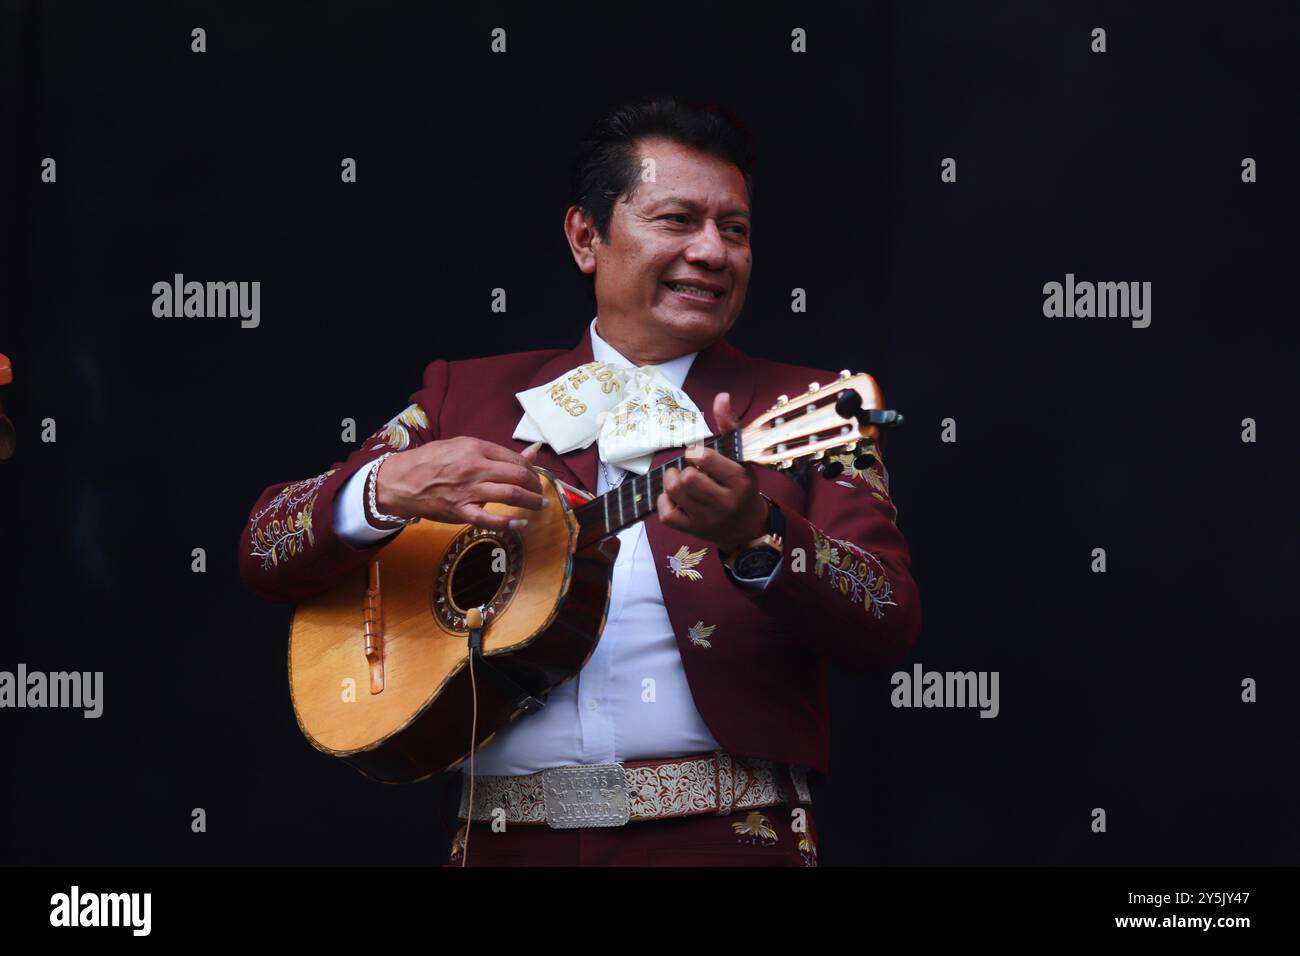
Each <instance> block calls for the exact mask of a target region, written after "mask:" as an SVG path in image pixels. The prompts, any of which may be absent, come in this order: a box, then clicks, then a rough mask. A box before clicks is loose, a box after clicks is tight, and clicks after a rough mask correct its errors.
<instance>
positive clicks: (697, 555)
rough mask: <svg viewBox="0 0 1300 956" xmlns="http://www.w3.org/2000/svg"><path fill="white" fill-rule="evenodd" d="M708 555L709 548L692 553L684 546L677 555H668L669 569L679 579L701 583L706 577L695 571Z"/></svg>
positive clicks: (678, 550)
mask: <svg viewBox="0 0 1300 956" xmlns="http://www.w3.org/2000/svg"><path fill="white" fill-rule="evenodd" d="M708 553H709V549H708V548H700V550H698V551H692V550H690V549H689V548H688V547H687V546H686V545H682V546H681V547H680V548H678V549H677V553H676V554H670V555H668V567H669V569H670V570H671V571H672V572H673V574H674V575H675V576H677V577H679V578H689V579H690V580H692V581H699V580H700V579H702V578H703V577H704V575H702V574H700V572H699V571H696V570H693V569H694V568H695V566H696V565H698V564H699V563H700V562H701V561H703V560H704V556H705V555H706V554H708Z"/></svg>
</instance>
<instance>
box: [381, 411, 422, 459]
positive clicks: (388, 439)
mask: <svg viewBox="0 0 1300 956" xmlns="http://www.w3.org/2000/svg"><path fill="white" fill-rule="evenodd" d="M428 427H429V416H428V415H426V414H425V412H424V409H423V408H421V407H420V406H419V405H408V406H407V407H406V408H404V409H403V410H402V411H400V412H398V413H397V414H396V415H394V416H393V417H392V418H391V419H389V421H388V424H387V425H385V426H384V427H383V428H381V429H379V431H377V432H375V434H374V436H373V437H374V438H376V439H378V440H379V441H380V442H383V443H385V444H387V445H388V447H389V448H392V449H393V450H394V451H405V450H406V449H407V448H408V447H410V444H411V432H410V429H412V428H425V429H427V428H428ZM382 447H383V445H371V446H370V450H371V451H375V450H377V449H379V448H382Z"/></svg>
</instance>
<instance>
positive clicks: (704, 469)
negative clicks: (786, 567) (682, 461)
mask: <svg viewBox="0 0 1300 956" xmlns="http://www.w3.org/2000/svg"><path fill="white" fill-rule="evenodd" d="M713 417H714V418H715V419H717V422H718V429H719V431H720V432H727V431H730V430H731V429H733V428H736V427H738V426H739V425H740V422H739V421H737V420H736V418H735V416H734V415H733V414H732V411H731V396H730V395H729V394H728V393H726V392H719V393H718V394H717V395H716V396H714V399H713ZM685 458H686V462H687V465H686V467H685V468H684V469H682V470H681V471H680V472H679V471H678V469H676V468H669V469H667V470H665V472H664V490H663V494H661V495H660V496H659V498H658V499H657V500H656V502H655V505H656V507H657V508H658V511H659V520H660V521H662V522H663V523H664V524H665V525H666V526H668V527H669V528H672V529H673V530H675V531H685V532H687V533H688V534H693V535H695V536H696V537H698V538H703V539H704V540H705V541H712V542H713V543H714V544H716V545H717V546H718V552H719V554H726V553H727V552H728V551H730V550H732V549H733V548H737V547H740V546H741V545H743V544H746V543H747V542H749V541H752V540H753V539H754V538H757V537H758V536H759V535H760V534H762V533H763V532H764V531H765V530H766V529H767V510H768V507H769V506H768V503H767V501H766V499H764V498H763V496H762V495H760V494H759V493H758V482H757V481H755V480H754V475H753V473H752V472H751V471H750V469H749V468H747V467H746V466H745V465H742V464H740V463H739V462H736V461H732V460H731V459H730V458H727V457H726V456H725V455H721V454H719V453H718V452H717V451H715V450H713V449H712V448H705V447H704V446H703V445H691V446H689V447H688V448H687V449H686V455H685Z"/></svg>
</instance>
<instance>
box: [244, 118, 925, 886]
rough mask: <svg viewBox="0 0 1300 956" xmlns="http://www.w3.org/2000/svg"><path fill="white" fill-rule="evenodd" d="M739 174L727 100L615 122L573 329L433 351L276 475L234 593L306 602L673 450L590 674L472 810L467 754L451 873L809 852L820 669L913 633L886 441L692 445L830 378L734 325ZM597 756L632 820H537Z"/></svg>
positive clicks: (822, 692) (572, 684)
mask: <svg viewBox="0 0 1300 956" xmlns="http://www.w3.org/2000/svg"><path fill="white" fill-rule="evenodd" d="M752 170H753V156H752V149H751V146H750V144H749V141H748V139H747V136H746V135H745V133H744V131H743V127H741V126H740V124H738V123H737V122H735V121H734V120H732V119H730V118H729V116H728V115H727V114H726V113H724V112H723V111H721V110H718V109H716V108H711V107H702V106H698V105H694V104H689V103H685V102H682V101H679V100H668V99H656V100H648V101H642V102H638V103H634V104H629V105H626V106H621V107H619V108H617V109H615V110H613V111H612V112H611V113H609V114H608V115H607V116H606V117H604V118H603V119H602V120H600V121H599V122H598V123H597V124H596V126H595V127H594V128H593V130H592V132H591V133H590V134H589V136H588V137H587V138H586V140H585V141H584V142H583V144H582V146H581V148H580V150H579V154H578V157H577V160H576V162H575V164H574V177H573V194H572V199H571V203H570V205H569V208H568V211H567V212H566V214H565V217H564V232H565V235H566V237H567V240H568V243H569V247H570V249H571V251H572V254H573V258H574V261H575V263H576V264H577V266H578V268H579V269H580V270H581V271H582V272H583V273H586V274H587V275H588V276H590V277H591V281H592V283H593V290H594V294H595V299H596V316H595V318H593V319H592V320H591V321H590V322H589V323H588V324H587V326H586V327H585V328H584V329H583V331H582V334H581V336H580V337H579V340H578V342H577V344H576V345H575V346H573V347H572V348H570V349H545V350H540V351H533V352H515V353H511V354H507V355H500V356H493V357H488V358H478V359H465V360H457V361H447V360H443V359H438V360H436V361H434V362H432V363H430V364H429V366H428V367H427V368H426V370H425V374H424V382H423V387H422V388H421V389H420V390H418V391H416V392H415V393H414V394H413V395H411V398H410V404H409V405H408V407H407V408H406V409H405V410H403V411H402V412H400V413H399V414H398V415H397V416H395V417H394V418H393V419H392V420H390V421H389V422H388V423H387V424H386V425H385V426H384V427H383V428H381V429H380V430H379V431H377V432H376V433H375V434H374V435H373V436H372V437H371V438H370V439H368V440H367V441H366V442H364V443H363V446H362V447H361V448H360V449H358V450H357V451H356V452H354V453H353V454H352V455H351V456H350V457H349V458H348V460H347V461H346V462H341V463H338V464H336V465H335V466H334V467H332V468H331V469H329V470H328V471H326V472H325V473H323V474H321V475H317V476H316V477H314V478H309V479H304V480H301V481H295V482H288V483H280V484H276V485H272V486H271V487H269V488H267V489H266V490H265V491H264V492H263V494H262V496H261V497H260V499H259V500H258V502H257V504H256V505H255V506H254V508H253V511H252V513H251V515H250V518H249V521H248V523H247V525H246V526H245V528H244V531H243V534H242V536H241V540H240V567H241V573H242V575H243V577H244V580H245V582H246V583H247V585H248V586H249V587H250V588H251V589H252V590H254V591H255V592H257V593H259V594H261V595H263V596H264V597H266V598H268V599H272V600H287V601H296V600H300V599H302V598H304V597H306V596H308V595H310V594H313V593H315V592H317V591H319V590H321V589H324V588H326V587H329V586H330V585H332V584H334V583H336V582H338V581H339V580H341V579H342V578H343V577H344V576H345V575H347V574H350V573H352V572H354V571H355V570H356V569H358V568H361V567H363V566H365V565H366V563H367V562H368V561H369V560H370V559H371V558H372V557H373V556H374V555H375V554H376V553H378V551H379V549H381V548H382V547H383V545H384V544H385V543H386V542H387V541H389V540H391V539H392V538H393V537H394V536H395V535H397V534H400V533H401V528H402V527H404V525H405V524H406V523H408V522H409V521H411V520H414V519H415V518H428V519H432V520H435V521H443V522H465V523H468V524H472V525H476V526H479V527H483V528H488V529H493V530H495V531H498V532H504V531H506V530H508V529H509V528H511V527H515V528H517V527H519V522H521V521H526V520H527V519H518V518H515V519H510V518H508V517H507V516H505V515H499V514H492V513H489V512H487V511H485V510H484V505H485V504H487V503H489V502H501V503H505V504H511V505H517V506H522V507H525V508H531V509H538V508H541V507H543V506H544V504H545V503H546V499H545V498H543V496H542V494H541V490H542V488H541V484H540V481H539V479H538V477H537V474H536V472H535V471H534V470H533V468H532V467H531V466H532V465H539V466H542V467H544V468H546V469H547V470H549V471H550V472H551V473H552V474H554V475H556V476H557V477H558V478H561V479H563V480H564V481H566V482H569V483H571V484H572V485H574V486H576V487H578V488H580V489H582V490H584V491H586V492H589V493H591V494H596V495H599V494H603V493H604V492H605V491H606V490H608V489H610V488H613V487H616V486H618V485H619V484H620V483H621V482H622V481H623V480H624V479H625V478H628V477H629V475H630V476H631V477H632V478H633V479H635V478H637V477H638V476H641V475H645V474H646V473H647V471H648V470H649V469H652V468H655V467H658V466H659V465H662V464H664V463H665V462H667V461H671V460H673V459H675V458H676V457H678V456H679V455H681V454H682V451H681V449H682V447H684V446H685V447H687V452H686V454H685V459H686V461H687V462H688V464H687V467H685V468H684V469H682V470H680V471H679V470H677V469H675V468H670V469H668V470H667V472H665V474H664V478H663V491H662V493H661V494H659V495H658V496H657V498H656V499H655V502H654V513H653V514H651V515H649V517H647V518H646V520H644V521H640V522H636V523H634V524H632V525H630V526H629V527H626V528H623V529H622V530H620V531H618V532H617V534H618V538H619V541H620V547H619V551H618V557H617V561H616V562H615V564H614V568H613V580H612V589H611V594H610V600H609V606H608V609H607V615H606V621H605V627H604V630H603V632H602V636H601V639H600V642H599V643H598V644H597V646H596V649H595V651H594V652H593V654H592V655H591V657H590V658H589V659H588V661H587V662H586V664H585V665H584V666H583V668H582V670H581V671H580V672H579V673H578V675H577V676H576V678H575V679H573V680H570V681H568V682H567V683H565V684H563V685H561V686H560V687H558V688H556V689H554V690H553V691H552V692H551V693H550V694H549V696H548V697H547V700H546V706H545V707H544V708H542V709H541V710H540V711H538V712H536V713H533V714H530V715H528V716H524V717H520V718H519V719H517V720H515V721H514V722H513V723H510V724H508V725H506V726H505V727H503V728H502V729H501V730H500V731H499V732H498V733H497V734H496V735H495V736H494V737H492V739H491V740H490V741H489V742H488V743H487V744H486V745H485V746H483V747H482V748H481V749H480V750H479V751H478V752H477V753H476V754H475V756H474V766H473V770H474V779H473V798H472V801H471V799H470V787H469V781H468V771H469V766H468V762H467V763H466V764H464V765H462V767H461V768H459V769H460V770H461V771H462V773H463V774H464V775H465V777H466V780H465V786H464V787H463V788H462V799H461V807H460V818H461V819H462V820H464V821H466V823H465V825H463V826H462V827H461V828H460V830H459V831H458V832H457V834H456V836H455V838H454V840H453V844H452V852H451V864H452V865H488V864H504V865H513V864H528V863H540V864H552V865H709V864H717V865H794V866H800V865H802V866H809V865H815V864H816V861H817V839H816V828H815V826H814V824H813V818H812V810H811V806H810V804H811V795H810V793H809V790H808V785H807V780H808V774H809V772H810V771H811V772H813V773H819V774H823V775H825V774H827V773H828V772H829V738H830V728H829V708H828V701H827V695H826V675H827V668H828V666H829V665H830V664H831V663H832V662H834V663H836V664H838V665H840V666H841V667H843V668H845V669H848V670H850V671H853V672H861V671H865V670H870V669H883V668H887V667H889V666H891V665H893V664H894V663H896V662H897V661H898V660H899V659H900V658H901V657H902V656H903V655H904V654H906V652H907V651H908V649H909V648H910V647H911V646H912V645H913V643H914V642H915V640H916V637H917V634H918V632H919V630H920V623H921V611H920V604H919V601H918V597H917V589H916V585H915V583H914V581H913V579H912V575H911V570H910V556H909V553H908V548H907V543H906V541H905V540H904V538H903V535H902V534H901V533H900V531H899V530H898V528H897V526H896V524H895V518H896V511H895V509H894V506H893V503H892V502H891V500H890V496H889V479H888V474H887V472H886V471H885V467H884V462H883V459H882V457H881V454H880V449H879V447H878V446H876V445H874V444H872V445H871V446H870V447H869V449H867V451H866V453H865V454H861V455H857V456H854V455H851V454H844V455H839V456H831V457H830V459H828V461H827V462H826V464H827V465H829V466H830V467H827V468H825V469H823V470H822V473H821V474H818V473H817V472H814V471H812V470H809V469H806V468H802V469H791V470H788V471H784V472H778V471H775V470H772V469H767V468H759V467H755V466H754V465H752V464H741V463H739V462H737V461H736V460H734V459H733V458H732V457H728V456H727V455H724V454H722V453H720V452H719V451H717V450H715V449H713V448H707V447H703V446H702V445H701V444H700V443H701V441H702V440H703V439H704V438H707V437H709V436H711V435H718V434H721V433H724V432H727V431H728V430H730V429H733V428H736V427H738V426H739V425H740V423H741V422H743V421H746V420H748V419H752V418H753V417H754V415H756V414H758V413H760V412H762V411H765V410H767V409H768V408H769V407H771V406H773V405H775V404H776V403H777V402H778V400H779V399H780V398H781V397H783V396H784V395H793V394H798V393H801V392H803V391H805V389H806V388H807V387H808V384H809V383H810V382H821V383H827V384H829V383H830V382H832V381H833V380H834V379H835V377H836V374H837V373H835V372H831V371H827V370H821V369H815V368H806V367H801V366H795V365H789V364H785V363H782V362H775V361H770V360H766V359H760V358H757V357H752V356H749V355H746V354H745V353H743V352H741V351H739V350H738V349H736V348H735V347H733V346H732V345H730V344H729V343H728V342H727V341H726V339H725V338H724V336H725V334H726V332H727V331H728V330H729V329H730V328H731V326H732V325H733V324H734V323H735V322H736V320H737V318H738V317H739V315H740V312H741V310H742V308H743V306H744V304H745V292H746V289H747V288H748V285H749V277H750V271H751V268H752V264H753V254H752V245H751V238H752V218H753V216H752V208H751V204H752V186H753V173H752ZM602 395H603V396H605V397H607V398H608V403H607V405H606V406H605V407H604V408H603V410H598V409H597V408H596V407H595V402H594V401H589V399H592V398H593V397H595V398H596V399H599V398H600V397H601V396H602ZM751 412H752V414H751ZM512 520H513V522H514V524H513V525H512V524H511V522H512ZM850 731H851V728H850ZM592 767H600V768H603V769H602V772H603V773H606V774H608V775H609V776H608V779H610V780H614V787H615V788H616V789H617V790H619V791H622V792H624V793H626V795H627V801H628V804H629V810H628V818H627V819H626V820H620V821H618V822H617V823H615V824H610V823H609V822H608V821H605V822H604V823H603V824H602V825H579V826H573V825H572V823H573V821H572V820H568V821H565V820H560V819H551V818H550V814H551V813H552V811H551V810H548V801H547V800H546V799H545V797H546V794H548V793H551V792H553V791H554V790H555V788H556V787H557V786H559V785H560V781H562V780H566V779H571V777H566V776H565V773H566V768H592ZM471 804H472V805H471ZM494 822H495V823H496V825H495V826H494V825H493V824H494ZM502 824H504V826H502Z"/></svg>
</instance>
